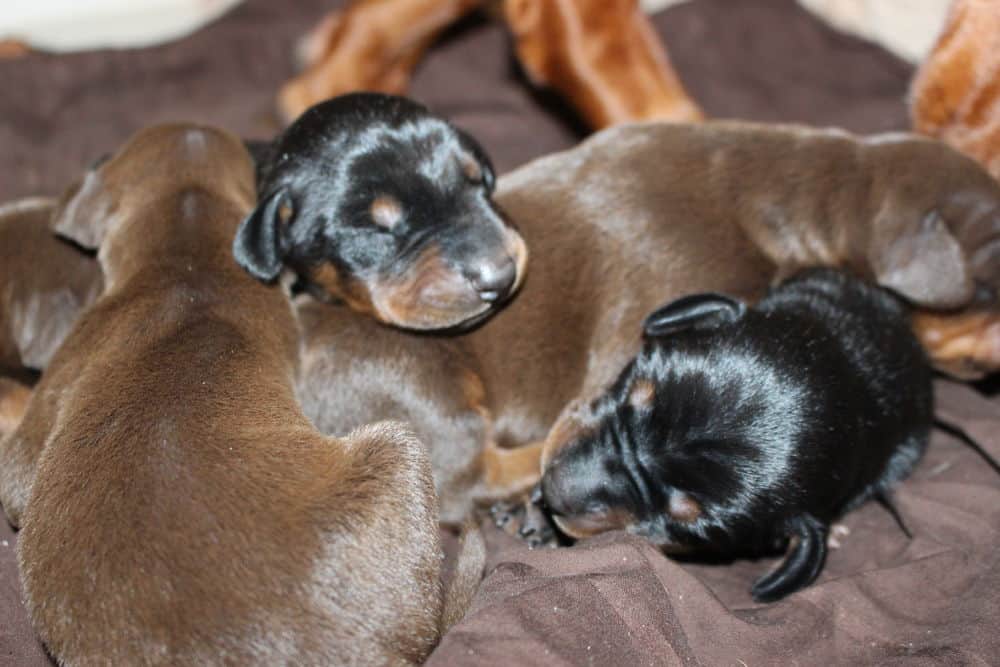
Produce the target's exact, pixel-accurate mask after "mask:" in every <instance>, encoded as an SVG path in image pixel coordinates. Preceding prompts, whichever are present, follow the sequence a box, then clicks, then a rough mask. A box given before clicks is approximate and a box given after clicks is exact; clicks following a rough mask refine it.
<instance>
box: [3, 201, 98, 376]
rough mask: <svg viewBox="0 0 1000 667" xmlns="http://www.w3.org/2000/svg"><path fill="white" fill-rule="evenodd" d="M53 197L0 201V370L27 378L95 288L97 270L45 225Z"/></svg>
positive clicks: (45, 362) (49, 353) (60, 338)
mask: <svg viewBox="0 0 1000 667" xmlns="http://www.w3.org/2000/svg"><path fill="white" fill-rule="evenodd" d="M55 206H56V201H55V200H54V199H47V198H33V199H22V200H19V201H14V202H10V203H8V204H5V205H3V206H0V374H2V375H6V376H9V377H16V378H18V379H22V380H30V379H32V377H31V372H32V371H35V372H37V371H41V370H42V369H43V368H45V366H46V365H48V363H49V360H50V359H51V358H52V355H53V354H54V353H55V351H56V348H58V347H59V345H60V344H61V343H62V341H63V339H64V338H65V337H66V334H67V333H68V332H69V330H70V327H72V326H73V322H74V321H76V318H77V316H78V315H79V313H80V310H81V309H82V308H84V307H85V306H87V305H88V304H90V303H91V302H93V300H94V299H96V298H97V295H98V294H99V293H100V291H101V270H100V267H99V266H98V265H97V262H95V261H94V260H93V259H92V258H91V257H89V256H88V255H87V254H85V253H84V252H82V251H81V250H80V249H79V248H76V247H74V246H72V245H71V244H69V243H67V242H66V241H63V240H60V239H58V238H57V237H56V236H55V235H54V234H53V233H52V231H51V230H50V229H49V218H50V217H51V216H52V211H53V210H54V209H55Z"/></svg>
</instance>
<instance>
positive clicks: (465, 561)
mask: <svg viewBox="0 0 1000 667" xmlns="http://www.w3.org/2000/svg"><path fill="white" fill-rule="evenodd" d="M459 539H460V544H459V549H458V559H457V560H456V561H455V571H454V572H453V573H452V577H451V583H450V584H449V585H448V590H447V592H446V593H445V598H444V612H443V613H442V614H441V634H442V635H444V633H445V632H447V631H448V628H450V627H451V626H452V625H454V624H455V623H457V622H458V621H460V620H462V617H463V616H465V612H466V611H468V609H469V605H471V604H472V598H473V596H474V595H475V594H476V591H477V590H479V582H480V581H482V578H483V569H484V568H485V566H486V542H485V541H484V540H483V533H482V531H480V530H479V526H477V525H476V524H475V523H473V522H472V521H471V520H469V521H466V522H465V525H463V526H462V535H461V537H460V538H459Z"/></svg>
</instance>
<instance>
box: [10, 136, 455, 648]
mask: <svg viewBox="0 0 1000 667" xmlns="http://www.w3.org/2000/svg"><path fill="white" fill-rule="evenodd" d="M253 186H254V174H253V164H252V162H251V159H250V157H249V155H248V154H247V153H246V151H245V150H244V148H243V146H242V145H241V144H240V142H239V141H238V140H237V139H236V138H235V137H232V136H230V135H228V134H225V133H222V132H220V131H217V130H213V129H209V128H202V127H197V126H186V125H170V126H161V127H158V128H153V129H149V130H145V131H142V132H140V133H139V134H137V135H136V136H135V137H134V138H133V139H132V140H130V141H129V143H128V144H126V146H125V147H124V148H122V150H121V151H120V152H119V153H118V154H117V155H116V156H114V157H113V158H112V159H111V160H110V161H108V162H106V163H104V164H103V165H102V166H101V167H100V168H99V169H97V170H96V171H93V172H91V173H89V174H88V175H87V177H86V178H85V179H84V180H83V181H82V183H81V185H80V186H79V187H77V188H76V189H74V190H73V191H71V192H70V193H69V194H68V195H67V197H66V198H65V199H64V200H63V202H62V203H61V206H60V208H59V210H58V211H57V212H56V214H55V216H54V218H53V223H54V225H55V228H56V229H57V230H58V231H59V232H60V233H62V234H66V235H68V236H69V237H70V238H73V239H74V240H76V241H77V242H78V243H80V244H83V245H85V246H88V247H94V248H98V249H99V250H98V258H99V260H100V264H101V268H102V269H103V272H104V277H105V291H104V293H103V295H102V296H101V297H100V298H99V299H98V301H97V302H95V304H94V305H93V306H92V307H90V308H89V309H87V310H86V311H85V312H84V313H83V314H82V315H81V317H80V319H79V320H78V321H77V323H76V325H75V326H74V327H73V330H72V331H71V333H70V335H69V336H68V338H67V339H66V341H65V342H64V344H63V345H62V346H61V347H60V348H59V350H58V352H57V353H56V355H55V357H54V358H53V359H52V361H51V363H50V364H49V366H48V368H47V369H46V371H45V373H44V374H43V376H42V378H41V380H40V382H39V384H38V385H37V387H36V390H35V392H34V394H33V396H32V398H31V401H30V403H29V405H28V407H27V411H26V413H25V415H24V418H23V420H21V422H20V424H19V425H18V427H17V429H16V430H15V431H14V433H13V434H11V435H10V436H9V437H7V438H6V439H4V440H3V441H2V442H0V460H2V461H3V466H0V500H2V502H3V506H4V510H5V511H6V512H7V515H8V517H9V518H10V520H11V522H12V523H13V524H14V525H20V527H21V534H20V539H19V541H18V563H19V565H20V570H21V575H22V579H23V585H24V596H25V602H26V605H27V608H28V611H29V613H30V615H31V619H32V622H33V624H34V627H35V628H36V629H37V631H38V633H39V635H40V636H41V639H42V640H43V641H44V642H45V644H46V646H47V647H48V649H49V650H50V652H51V653H52V655H53V656H54V657H55V658H56V659H57V660H58V661H59V662H60V663H62V664H67V665H81V664H97V663H107V664H117V665H136V664H219V663H227V664H241V665H242V664H268V665H271V664H290V663H294V664H329V663H338V664H380V665H381V664H409V663H413V662H418V661H420V660H421V659H422V658H424V657H425V656H426V654H427V653H428V651H429V650H430V648H431V647H432V646H433V644H434V642H435V641H436V639H437V637H438V634H439V629H440V623H441V613H442V599H441V594H440V590H439V583H438V574H439V568H440V558H441V550H440V545H439V537H438V529H437V511H436V501H435V498H434V492H433V485H432V480H431V470H430V466H429V464H428V461H427V457H426V453H425V452H424V449H423V447H422V446H421V444H420V443H419V442H418V441H417V440H416V439H415V438H414V437H412V436H411V435H409V434H408V432H407V431H406V430H404V429H403V428H402V427H400V426H398V425H394V424H388V423H383V424H380V425H374V426H369V427H366V428H363V429H360V430H358V431H355V432H353V433H351V434H350V435H348V436H347V437H345V438H342V439H334V438H328V437H324V436H322V435H320V434H319V433H318V432H317V431H316V430H315V429H314V428H313V427H312V425H311V424H309V423H308V421H307V420H306V418H305V417H304V416H303V415H302V413H301V411H300V408H299V405H298V402H297V400H296V398H295V396H294V387H293V378H294V376H295V373H296V360H297V338H296V331H295V327H294V324H293V315H292V312H291V309H290V305H289V303H288V300H287V298H286V297H285V296H284V295H283V294H282V292H281V291H280V290H279V289H277V288H273V287H267V286H265V285H262V284H260V283H259V282H258V281H255V280H252V279H250V278H249V277H248V276H247V275H246V274H245V272H244V271H243V270H242V269H241V268H240V267H239V266H238V265H237V264H236V263H235V262H234V261H233V260H232V255H231V247H232V239H233V235H234V234H235V233H236V228H237V226H238V225H239V222H240V220H241V219H242V218H243V217H244V216H245V215H246V214H247V212H248V211H249V210H250V209H251V207H252V206H253V202H254V187H253Z"/></svg>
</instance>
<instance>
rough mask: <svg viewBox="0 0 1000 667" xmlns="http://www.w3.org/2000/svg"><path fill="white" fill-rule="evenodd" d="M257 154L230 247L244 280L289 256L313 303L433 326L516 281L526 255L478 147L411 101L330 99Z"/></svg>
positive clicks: (268, 272)
mask: <svg viewBox="0 0 1000 667" xmlns="http://www.w3.org/2000/svg"><path fill="white" fill-rule="evenodd" d="M262 156H263V157H264V160H263V162H262V164H261V165H260V168H259V183H258V192H259V194H260V204H259V206H258V207H257V208H256V209H255V210H254V212H253V213H252V214H251V215H250V216H249V217H248V218H247V219H246V220H245V221H244V222H243V224H242V226H241V227H240V230H239V233H238V235H237V237H236V242H235V244H234V253H235V256H236V260H237V261H238V262H239V263H240V265H242V266H243V267H244V268H246V269H247V270H248V271H249V272H250V273H251V274H252V275H253V276H255V277H256V278H258V279H261V280H273V279H274V278H276V277H277V276H278V274H279V272H280V271H281V269H282V267H283V266H289V267H291V268H293V269H294V270H295V271H296V272H297V274H298V275H299V277H300V278H301V279H302V280H304V281H305V283H306V284H307V286H308V287H309V288H310V289H311V291H312V292H313V293H314V294H315V295H317V296H319V297H320V298H322V299H331V298H336V299H338V300H342V301H345V302H347V303H348V304H349V305H350V306H351V307H352V308H354V309H356V310H360V311H362V312H370V313H372V314H373V315H374V316H375V317H376V318H377V319H379V320H381V321H383V322H386V323H389V324H393V325H397V326H401V327H406V328H410V329H444V328H452V327H465V326H471V325H472V324H474V323H475V322H477V321H479V320H481V319H483V318H484V317H486V316H487V315H488V314H489V313H490V312H492V311H493V310H494V309H495V307H497V306H498V305H499V304H500V303H502V302H503V301H504V299H506V298H507V297H508V296H509V295H510V294H512V293H513V292H514V291H515V290H516V289H517V287H518V285H519V284H520V282H521V280H522V279H523V277H524V270H525V263H526V262H527V251H526V250H525V245H524V242H523V241H522V240H521V237H520V235H519V234H518V233H517V232H516V231H515V230H514V229H513V228H512V227H511V226H509V225H508V224H507V223H506V222H505V220H504V218H503V216H502V215H501V213H500V212H499V210H498V209H497V208H496V206H495V205H494V204H493V202H492V200H491V199H490V196H491V194H492V192H493V187H494V175H493V167H492V166H491V165H490V161H489V159H488V158H487V156H486V154H485V153H484V152H483V150H482V149H481V148H480V147H479V144H477V143H476V141H475V140H474V139H472V138H471V137H470V136H468V135H467V134H465V133H464V132H461V131H460V130H458V129H456V128H455V127H453V126H452V125H450V124H449V123H447V122H446V121H444V120H442V119H440V118H437V117H435V116H433V115H432V114H431V113H430V112H429V111H428V110H427V109H425V108H424V107H422V106H420V105H419V104H416V103H415V102H411V101H410V100H407V99H405V98H401V97H393V96H389V95H381V94H375V93H355V94H351V95H344V96H341V97H337V98H334V99H332V100H329V101H327V102H323V103H321V104H318V105H316V106H314V107H312V108H311V109H309V110H308V111H306V112H305V113H304V114H302V116H301V117H299V119H298V120H296V121H295V123H294V124H292V125H291V126H290V127H289V128H288V129H287V130H286V131H285V132H284V133H283V134H282V135H281V136H279V137H278V138H277V139H276V140H275V141H274V143H273V144H272V146H271V147H270V149H269V150H268V151H264V152H262Z"/></svg>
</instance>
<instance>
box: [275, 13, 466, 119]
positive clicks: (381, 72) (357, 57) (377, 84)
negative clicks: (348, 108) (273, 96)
mask: <svg viewBox="0 0 1000 667" xmlns="http://www.w3.org/2000/svg"><path fill="white" fill-rule="evenodd" d="M482 3H483V0H354V2H352V3H351V4H350V5H349V6H348V7H347V9H345V10H344V11H343V12H332V13H331V14H328V15H327V16H326V17H325V18H324V19H323V20H322V21H321V22H320V23H319V25H318V26H317V28H316V29H315V30H314V31H313V33H311V34H310V35H308V36H307V37H306V38H305V40H304V43H303V44H302V48H301V49H300V54H301V56H302V57H303V59H304V60H306V61H307V62H306V63H304V64H305V65H306V68H305V70H304V71H303V72H302V73H301V74H299V75H298V76H296V77H295V78H293V79H292V80H290V81H289V82H287V83H286V84H285V85H284V86H283V87H282V89H281V92H280V93H279V95H278V106H279V108H280V111H281V113H282V115H283V116H284V118H285V120H287V121H289V122H290V121H292V120H294V119H295V118H296V117H298V115H299V114H301V113H302V112H303V111H305V110H306V109H307V108H309V107H310V106H312V105H313V104H316V103H317V102H321V101H323V100H325V99H328V98H330V97H334V96H336V95H340V94H342V93H348V92H351V91H355V90H373V91H379V92H383V93H395V94H398V93H402V92H404V91H405V90H406V87H407V84H408V83H409V80H410V74H411V73H412V71H413V68H414V67H416V65H417V63H418V62H419V60H420V58H421V56H423V54H424V51H425V50H426V49H427V47H428V46H429V45H430V44H431V43H432V42H433V41H434V39H435V38H436V37H437V36H438V35H439V34H440V33H441V31H442V30H444V29H445V28H446V27H448V26H449V25H451V24H452V23H454V22H455V21H456V20H458V19H459V18H461V17H462V16H464V15H465V14H467V13H468V12H469V11H471V10H472V9H475V8H476V7H478V6H479V5H481V4H482Z"/></svg>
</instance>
